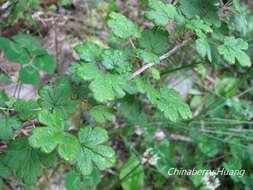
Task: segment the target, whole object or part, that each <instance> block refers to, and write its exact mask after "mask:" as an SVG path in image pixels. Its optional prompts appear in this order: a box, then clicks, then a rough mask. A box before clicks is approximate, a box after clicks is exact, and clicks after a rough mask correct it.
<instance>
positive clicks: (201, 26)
mask: <svg viewBox="0 0 253 190" xmlns="http://www.w3.org/2000/svg"><path fill="white" fill-rule="evenodd" d="M186 27H187V28H189V29H191V30H192V31H194V32H196V34H197V36H198V37H200V38H203V37H204V36H205V33H211V32H213V29H212V28H211V27H210V24H209V23H206V22H204V21H203V20H201V19H200V18H197V19H193V20H190V21H189V22H188V23H187V24H186Z"/></svg>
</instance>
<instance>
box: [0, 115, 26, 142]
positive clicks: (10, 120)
mask: <svg viewBox="0 0 253 190" xmlns="http://www.w3.org/2000/svg"><path fill="white" fill-rule="evenodd" d="M21 127H22V125H21V123H20V122H19V121H18V120H17V119H16V118H14V117H1V116H0V139H1V140H10V139H11V138H12V137H13V129H12V128H14V129H20V128H21Z"/></svg>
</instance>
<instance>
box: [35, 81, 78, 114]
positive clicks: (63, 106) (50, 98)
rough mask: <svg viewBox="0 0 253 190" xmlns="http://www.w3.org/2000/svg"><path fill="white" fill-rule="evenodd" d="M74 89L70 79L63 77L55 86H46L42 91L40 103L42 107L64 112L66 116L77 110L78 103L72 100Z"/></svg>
mask: <svg viewBox="0 0 253 190" xmlns="http://www.w3.org/2000/svg"><path fill="white" fill-rule="evenodd" d="M72 93H73V89H72V86H71V82H70V81H69V80H67V79H66V80H65V79H61V80H58V81H56V83H55V86H54V88H52V87H50V86H44V87H43V88H42V89H41V90H40V91H39V95H40V99H39V104H40V105H41V106H42V108H44V109H47V110H51V109H54V110H55V111H57V112H62V113H63V114H64V115H65V116H67V115H69V114H72V113H74V112H75V110H76V103H75V102H74V101H72V100H71V99H70V98H71V95H72Z"/></svg>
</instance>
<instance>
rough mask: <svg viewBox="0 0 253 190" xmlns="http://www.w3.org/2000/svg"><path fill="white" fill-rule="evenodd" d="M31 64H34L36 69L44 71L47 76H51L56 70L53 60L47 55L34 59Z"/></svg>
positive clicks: (52, 57)
mask: <svg viewBox="0 0 253 190" xmlns="http://www.w3.org/2000/svg"><path fill="white" fill-rule="evenodd" d="M32 64H34V66H35V67H36V68H39V69H41V70H43V71H45V72H46V73H47V74H53V73H54V71H55V69H56V62H55V58H54V56H52V55H49V54H46V55H42V56H38V57H36V58H35V59H34V60H33V62H32Z"/></svg>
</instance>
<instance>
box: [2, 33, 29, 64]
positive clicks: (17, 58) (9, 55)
mask: <svg viewBox="0 0 253 190" xmlns="http://www.w3.org/2000/svg"><path fill="white" fill-rule="evenodd" d="M0 50H1V51H3V52H4V56H5V58H6V59H7V60H9V61H11V62H13V63H18V64H27V63H28V62H29V60H30V57H29V55H28V53H27V51H26V50H25V49H24V48H22V47H21V46H20V45H19V44H16V43H14V42H12V41H10V40H8V39H6V38H3V37H0Z"/></svg>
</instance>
